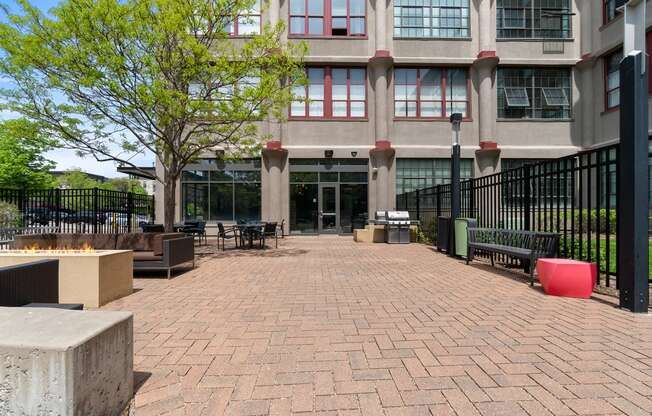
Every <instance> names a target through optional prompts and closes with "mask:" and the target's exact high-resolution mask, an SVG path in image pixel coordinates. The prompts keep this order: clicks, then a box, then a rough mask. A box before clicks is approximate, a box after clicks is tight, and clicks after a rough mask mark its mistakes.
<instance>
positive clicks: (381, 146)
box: [374, 140, 392, 151]
mask: <svg viewBox="0 0 652 416" xmlns="http://www.w3.org/2000/svg"><path fill="white" fill-rule="evenodd" d="M391 148H392V142H390V141H389V140H376V147H375V148H374V150H377V151H382V150H389V149H391Z"/></svg>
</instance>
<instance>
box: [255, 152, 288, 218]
mask: <svg viewBox="0 0 652 416" xmlns="http://www.w3.org/2000/svg"><path fill="white" fill-rule="evenodd" d="M287 156H288V152H287V151H286V150H283V149H274V150H271V149H265V150H264V151H263V172H262V173H263V180H262V189H261V193H262V201H261V205H262V206H261V211H262V212H261V214H262V219H263V220H266V221H277V222H279V223H280V222H281V221H282V220H283V219H285V222H286V223H287V222H288V220H289V218H287V214H286V212H285V211H286V210H285V209H284V201H285V200H286V199H287V198H288V195H287V194H288V192H286V191H287V190H285V188H287V186H285V187H284V186H283V185H284V183H285V182H286V181H284V180H283V178H284V173H285V171H286V170H287V169H286V166H287V161H288V157H287ZM286 229H287V228H286Z"/></svg>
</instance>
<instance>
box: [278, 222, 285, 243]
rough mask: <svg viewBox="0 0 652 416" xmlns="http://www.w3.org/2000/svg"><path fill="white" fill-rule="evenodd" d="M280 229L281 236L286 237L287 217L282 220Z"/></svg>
mask: <svg viewBox="0 0 652 416" xmlns="http://www.w3.org/2000/svg"><path fill="white" fill-rule="evenodd" d="M278 230H279V231H280V232H281V238H285V218H283V219H282V220H281V224H280V225H279V226H278Z"/></svg>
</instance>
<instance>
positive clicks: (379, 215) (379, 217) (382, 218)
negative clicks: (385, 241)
mask: <svg viewBox="0 0 652 416" xmlns="http://www.w3.org/2000/svg"><path fill="white" fill-rule="evenodd" d="M372 222H373V223H374V224H379V225H385V224H387V211H376V218H375V219H374V220H373V221H372Z"/></svg>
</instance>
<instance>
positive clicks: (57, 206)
mask: <svg viewBox="0 0 652 416" xmlns="http://www.w3.org/2000/svg"><path fill="white" fill-rule="evenodd" d="M54 207H55V209H56V217H55V220H54V223H55V226H56V227H57V232H60V231H61V230H60V227H61V189H59V188H56V189H55V190H54Z"/></svg>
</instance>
